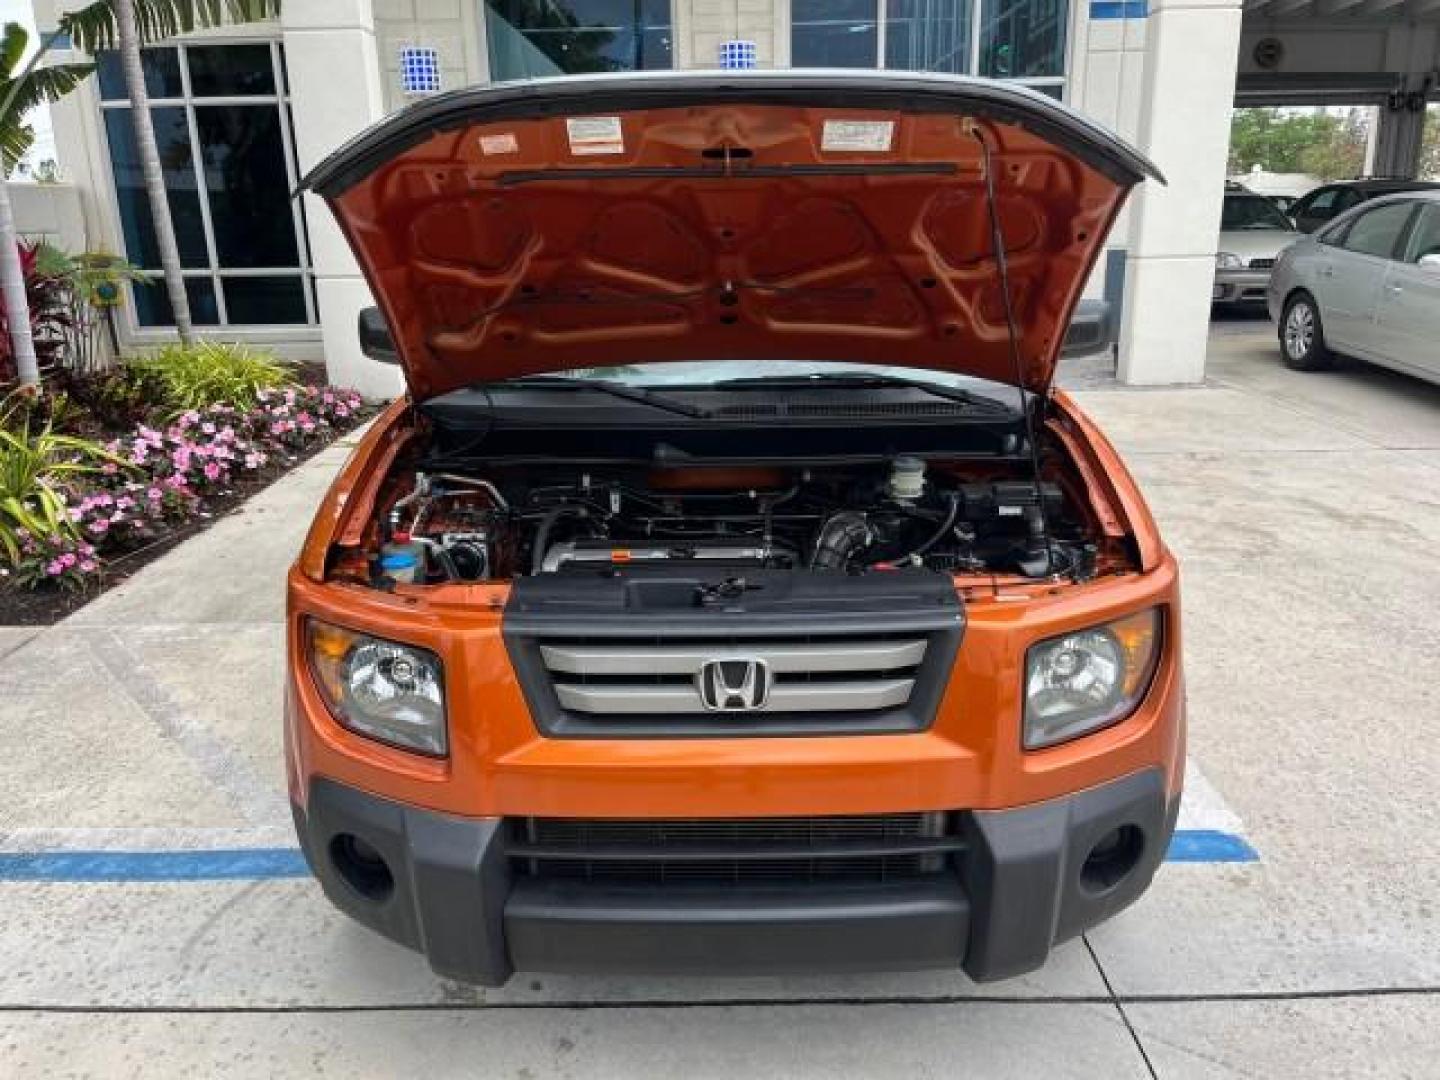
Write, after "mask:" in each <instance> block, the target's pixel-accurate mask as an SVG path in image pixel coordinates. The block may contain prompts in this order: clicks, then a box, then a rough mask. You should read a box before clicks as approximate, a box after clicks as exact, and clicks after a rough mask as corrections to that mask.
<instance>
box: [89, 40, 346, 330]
mask: <svg viewBox="0 0 1440 1080" xmlns="http://www.w3.org/2000/svg"><path fill="white" fill-rule="evenodd" d="M231 45H265V46H268V48H269V52H270V64H271V70H272V71H273V73H274V76H275V93H273V94H236V95H225V96H217V97H197V96H196V95H195V94H194V93H193V91H192V89H191V86H190V64H189V61H188V57H187V56H186V51H187V50H188V49H190V48H192V47H193V48H215V47H226V46H231ZM282 47H283V46H282V44H281V42H280V40H279V39H277V38H273V37H238V36H237V37H232V36H230V35H225V36H218V35H217V36H205V37H196V38H192V39H181V40H174V41H166V42H163V43H160V44H158V45H157V46H156V48H165V49H175V50H176V51H177V54H178V60H179V64H180V96H179V97H153V96H152V97H151V98H150V99H149V104H150V107H151V108H152V109H153V108H183V109H184V110H185V124H186V129H187V131H188V134H189V137H190V147H191V154H190V158H191V166H192V168H193V169H194V171H195V191H196V196H197V197H198V199H199V203H200V221H201V225H202V227H203V229H204V234H205V255H206V265H205V266H203V267H200V266H197V267H183V268H182V269H181V271H180V273H181V276H182V277H184V278H185V279H186V280H187V281H188V280H190V279H197V280H198V279H202V278H203V279H209V281H210V283H211V284H210V287H211V288H212V289H213V290H214V292H215V310H216V314H217V316H218V317H219V321H218V322H216V323H206V324H204V325H201V324H198V323H197V324H196V325H195V330H196V332H197V333H201V334H207V333H224V334H226V335H230V334H235V335H237V336H267V335H285V336H290V337H293V336H296V335H299V334H303V333H305V332H306V331H313V330H314V329H315V328H317V327H318V326H319V322H320V319H319V315H318V313H317V311H316V303H315V271H314V267H313V266H312V265H311V260H310V243H309V240H310V238H309V234H308V233H307V231H306V227H305V215H304V209H303V207H302V206H301V200H300V199H296V198H292V199H291V200H290V214H291V221H292V223H293V227H294V229H295V239H296V252H297V260H298V262H297V265H296V266H254V267H251V266H247V267H222V266H220V265H219V256H218V253H217V247H216V243H215V228H214V224H213V223H212V222H211V220H210V189H209V186H208V185H207V183H206V179H205V163H204V161H203V160H202V158H201V155H200V154H199V153H198V152H197V151H198V149H199V146H200V137H199V126H198V125H197V123H196V119H195V108H196V106H197V104H198V105H199V106H200V107H202V108H203V107H205V106H208V105H271V106H274V107H275V108H276V109H277V110H278V111H279V115H280V138H281V141H282V144H283V150H284V156H285V182H286V185H287V188H288V190H289V191H290V192H294V191H295V189H296V188H297V187H298V186H299V180H300V178H299V172H298V166H297V163H296V158H295V140H294V136H293V132H292V130H291V124H290V85H289V82H288V80H287V79H286V78H285V64H284V60H283V58H282V56H281V49H282ZM96 99H97V101H98V104H99V108H100V124H99V136H100V145H101V150H102V158H103V166H104V172H105V178H106V179H105V192H106V195H107V197H108V200H109V204H110V213H111V216H112V220H113V221H114V222H115V231H116V237H115V239H116V241H117V243H118V245H119V246H120V247H121V248H124V247H125V229H124V224H123V221H122V219H121V216H120V194H119V189H118V188H117V187H116V184H115V161H114V157H113V156H112V154H111V151H110V134H109V129H108V126H107V125H106V123H105V121H104V114H105V112H107V111H109V110H116V109H120V110H123V109H129V108H130V107H131V105H130V102H129V100H128V99H126V98H114V99H111V100H106V99H105V97H104V95H103V94H102V93H101V92H100V89H99V85H98V83H97V85H96ZM125 257H126V258H127V259H130V258H131V257H132V256H131V253H130V252H129V251H128V250H126V251H125ZM145 272H146V273H147V274H151V275H152V278H153V281H152V284H150V285H147V286H143V287H144V288H151V289H156V288H164V280H163V278H162V277H161V276H160V271H158V270H151V269H149V268H146V271H145ZM242 277H299V278H300V286H301V291H302V293H303V295H304V299H305V321H304V322H303V323H298V322H297V323H232V322H231V321H230V319H229V312H228V310H227V308H226V305H225V289H224V285H223V280H224V279H225V278H242ZM135 288H136V286H135V285H126V289H127V290H129V293H130V296H129V302H128V303H126V304H124V305H122V306H123V307H124V309H125V328H124V329H125V331H126V337H127V338H130V339H133V340H136V341H137V342H142V343H143V342H144V341H145V340H146V339H157V338H159V339H163V338H165V337H168V336H169V333H170V331H171V330H172V329H173V327H172V326H167V325H165V324H157V325H154V326H145V325H142V324H141V323H140V319H139V309H138V307H137V306H136V304H135V295H134V290H135Z"/></svg>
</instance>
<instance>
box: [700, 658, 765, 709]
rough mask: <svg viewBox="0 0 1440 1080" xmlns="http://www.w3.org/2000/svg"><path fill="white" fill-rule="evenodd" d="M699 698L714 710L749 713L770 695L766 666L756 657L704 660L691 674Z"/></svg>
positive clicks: (759, 707) (708, 707)
mask: <svg viewBox="0 0 1440 1080" xmlns="http://www.w3.org/2000/svg"><path fill="white" fill-rule="evenodd" d="M695 685H696V688H697V689H698V690H699V691H700V701H701V703H702V704H703V705H704V706H705V708H707V709H710V710H712V711H714V712H753V711H754V710H756V709H763V708H764V707H765V702H766V701H768V700H769V698H770V665H769V664H767V663H766V662H765V661H764V660H761V659H759V658H758V657H744V658H738V659H727V660H706V661H705V662H704V663H703V664H701V665H700V670H699V671H698V672H696V673H695Z"/></svg>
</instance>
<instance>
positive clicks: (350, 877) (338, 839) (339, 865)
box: [330, 833, 395, 904]
mask: <svg viewBox="0 0 1440 1080" xmlns="http://www.w3.org/2000/svg"><path fill="white" fill-rule="evenodd" d="M330 862H331V863H332V864H333V865H334V867H335V869H336V870H337V871H338V872H339V874H340V876H341V877H342V878H344V879H345V883H346V884H347V885H349V886H350V887H351V888H352V889H354V890H355V891H356V892H357V893H359V894H360V895H361V896H363V897H364V898H365V899H366V900H373V901H375V902H376V903H377V904H378V903H381V902H383V901H385V900H388V899H389V898H390V894H391V893H392V892H394V891H395V877H394V875H393V874H391V873H390V867H389V866H387V865H386V863H385V860H384V859H383V858H381V856H380V853H379V852H378V851H376V850H375V849H374V848H373V847H371V846H370V845H369V844H367V843H366V842H365V841H364V840H361V839H360V837H358V836H354V835H352V834H350V833H337V834H336V835H335V837H334V838H333V839H331V841H330Z"/></svg>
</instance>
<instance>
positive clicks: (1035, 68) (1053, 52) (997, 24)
mask: <svg viewBox="0 0 1440 1080" xmlns="http://www.w3.org/2000/svg"><path fill="white" fill-rule="evenodd" d="M981 18H982V21H981V24H980V74H982V75H989V76H992V77H994V78H999V79H1018V78H1027V77H1034V76H1043V75H1064V74H1065V27H1066V23H1067V22H1068V21H1069V6H1068V4H1067V3H1066V0H987V2H986V3H984V4H982V6H981Z"/></svg>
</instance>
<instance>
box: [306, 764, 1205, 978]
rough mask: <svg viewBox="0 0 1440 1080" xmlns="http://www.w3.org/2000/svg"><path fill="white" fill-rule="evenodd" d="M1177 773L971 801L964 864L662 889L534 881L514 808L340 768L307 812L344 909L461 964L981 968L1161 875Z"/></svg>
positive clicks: (1034, 957)
mask: <svg viewBox="0 0 1440 1080" xmlns="http://www.w3.org/2000/svg"><path fill="white" fill-rule="evenodd" d="M1178 807H1179V800H1178V799H1176V800H1173V801H1172V802H1170V803H1168V804H1167V802H1166V800H1165V788H1164V778H1163V775H1162V773H1161V772H1160V770H1158V769H1152V770H1147V771H1144V772H1139V773H1134V774H1132V775H1130V776H1127V777H1124V778H1122V779H1120V780H1116V781H1113V782H1111V783H1108V784H1103V785H1101V786H1099V787H1095V788H1090V789H1088V790H1086V791H1082V792H1078V793H1076V794H1075V795H1071V796H1067V797H1065V798H1060V799H1054V800H1051V801H1049V802H1044V803H1038V804H1035V805H1033V806H1026V807H1020V808H1018V809H1014V810H997V811H975V812H969V813H962V814H961V815H960V820H961V834H962V839H963V840H964V842H965V850H964V851H962V852H960V853H959V854H957V855H956V856H954V862H953V863H952V869H951V872H949V873H945V874H941V875H937V876H935V877H931V878H925V879H920V880H916V881H912V882H905V883H894V884H879V885H843V886H841V885H836V886H823V885H822V886H816V885H777V886H766V887H764V888H751V889H735V888H726V887H710V886H704V887H687V888H679V887H666V888H645V887H631V886H623V887H622V886H615V885H601V884H593V883H587V882H583V881H555V880H548V879H535V878H516V877H512V875H511V872H510V868H509V867H510V861H509V857H508V855H507V852H506V848H505V829H504V828H503V822H502V821H501V819H498V818H459V817H453V816H450V815H446V814H438V813H434V812H432V811H426V810H419V809H415V808H411V807H407V806H402V805H401V804H398V803H394V802H390V801H389V800H386V799H382V798H379V797H377V796H374V795H369V794H367V793H364V792H361V791H357V790H355V789H353V788H348V787H345V786H343V785H340V784H337V783H334V782H333V781H330V780H326V779H323V778H317V779H315V780H314V781H313V782H312V784H311V787H310V793H309V800H308V805H307V807H305V808H304V809H302V808H300V807H296V808H295V824H296V828H297V831H298V832H299V834H300V839H301V844H302V846H303V847H304V849H305V853H306V857H307V859H308V860H309V861H310V865H311V868H312V870H313V871H314V872H315V875H316V877H317V878H319V880H320V883H321V885H322V887H323V888H324V891H325V894H326V896H328V897H329V898H330V900H331V901H332V902H333V903H334V904H335V905H336V906H337V907H339V908H340V909H341V910H343V911H345V912H346V913H347V914H349V915H351V916H353V917H354V918H356V919H357V920H359V921H360V922H362V923H364V924H365V925H366V926H369V927H370V928H372V929H374V930H376V931H378V932H380V933H382V934H384V935H385V936H387V937H389V938H392V939H393V940H395V941H398V942H401V943H402V944H405V945H408V946H410V947H411V948H413V949H418V950H420V951H421V952H423V953H425V954H426V956H427V957H428V958H429V960H430V964H431V966H432V967H433V968H434V969H435V970H436V971H437V972H438V973H440V974H442V975H445V976H448V977H450V978H454V979H460V980H464V981H468V982H475V983H481V984H485V985H500V984H502V983H504V982H505V981H506V980H507V979H508V978H509V977H510V975H511V974H512V972H513V971H515V970H516V969H520V970H532V971H581V972H607V971H608V972H634V973H639V972H646V973H659V972H676V973H678V972H691V973H706V974H757V973H776V972H796V971H820V970H826V971H860V970H886V969H888V970H904V969H912V968H924V967H957V966H958V967H963V968H964V970H965V971H966V972H967V973H968V974H969V975H970V976H971V977H972V978H974V979H976V980H979V981H987V980H992V979H1001V978H1007V977H1010V976H1013V975H1018V974H1021V973H1023V972H1026V971H1031V970H1033V969H1035V968H1037V967H1039V966H1041V965H1042V964H1043V963H1044V962H1045V959H1046V957H1047V956H1048V955H1049V952H1050V949H1051V947H1052V946H1054V945H1055V944H1057V943H1058V942H1061V941H1064V940H1066V939H1067V938H1071V937H1074V936H1076V935H1077V934H1079V933H1081V932H1082V931H1084V930H1086V929H1087V928H1089V927H1091V926H1094V925H1095V924H1096V923H1098V922H1101V921H1102V920H1104V919H1106V918H1109V917H1110V916H1111V915H1113V914H1115V913H1116V912H1118V911H1119V910H1120V909H1121V908H1123V907H1125V906H1126V905H1128V904H1130V903H1131V902H1132V901H1134V900H1135V898H1136V897H1138V896H1139V895H1140V894H1141V893H1142V892H1143V891H1144V889H1145V887H1146V886H1147V885H1148V884H1149V883H1150V879H1151V877H1152V876H1153V874H1154V872H1155V868H1156V866H1157V865H1159V863H1160V861H1161V859H1163V857H1164V853H1165V849H1166V847H1167V845H1168V843H1169V839H1170V834H1171V832H1172V831H1173V830H1174V825H1175V815H1176V812H1177V810H1178ZM1122 826H1130V827H1132V828H1133V829H1134V830H1135V831H1136V833H1137V835H1138V836H1139V837H1140V838H1141V839H1140V849H1139V856H1138V860H1137V862H1136V865H1135V867H1134V869H1133V870H1132V871H1131V872H1130V873H1129V874H1127V875H1126V876H1124V877H1123V878H1122V879H1121V880H1120V881H1119V882H1118V883H1117V884H1115V885H1113V886H1109V887H1097V886H1095V885H1094V884H1093V883H1091V884H1089V885H1087V883H1086V881H1085V880H1084V875H1083V874H1082V867H1083V865H1084V863H1085V859H1086V856H1087V855H1088V854H1089V853H1090V851H1091V849H1092V848H1093V847H1094V846H1095V844H1096V843H1097V842H1098V841H1099V840H1100V839H1101V838H1102V837H1104V836H1105V835H1106V834H1107V833H1110V832H1111V831H1112V830H1114V829H1116V828H1118V827H1122ZM340 834H351V835H354V836H358V837H360V838H361V839H363V840H364V841H365V842H366V843H367V844H369V845H370V846H371V847H373V848H374V849H375V850H376V851H377V852H378V853H379V854H380V855H381V857H382V858H384V860H385V862H386V864H387V865H388V866H389V868H390V870H391V874H392V877H393V882H394V883H393V888H392V889H390V890H389V891H388V892H387V893H386V894H385V895H384V896H381V897H379V898H376V897H373V896H372V897H366V896H364V895H362V894H361V893H360V892H358V891H356V889H354V888H352V887H351V886H350V885H349V884H348V883H347V881H346V880H345V878H344V877H343V876H342V874H341V873H340V872H339V870H338V869H337V867H336V865H335V862H334V859H333V858H332V855H331V844H332V841H333V839H334V837H335V836H337V835H340Z"/></svg>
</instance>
